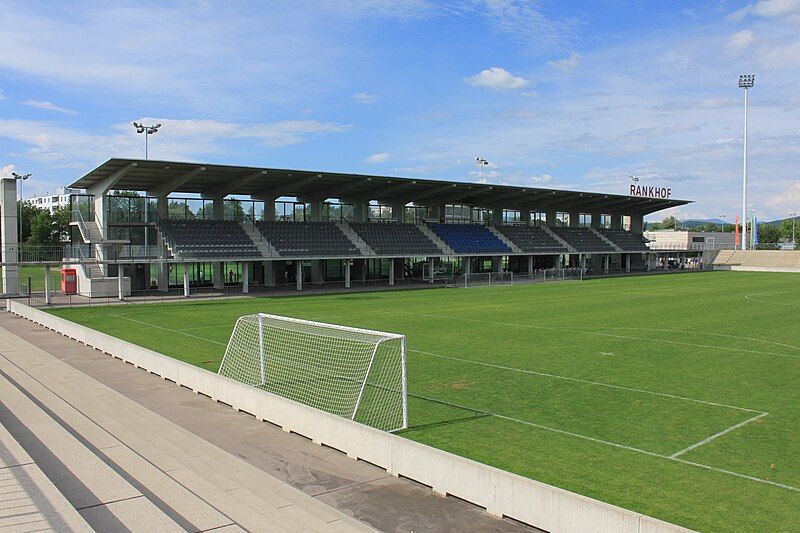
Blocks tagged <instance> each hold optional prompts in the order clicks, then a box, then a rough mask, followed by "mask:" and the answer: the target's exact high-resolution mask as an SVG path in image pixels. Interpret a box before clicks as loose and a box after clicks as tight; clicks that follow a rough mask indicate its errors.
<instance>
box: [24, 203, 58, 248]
mask: <svg viewBox="0 0 800 533" xmlns="http://www.w3.org/2000/svg"><path fill="white" fill-rule="evenodd" d="M30 231H31V233H30V237H28V240H27V241H26V244H28V245H31V246H55V245H57V244H59V243H60V242H61V239H60V236H59V232H58V230H57V229H56V225H55V223H54V222H53V215H51V214H50V211H46V210H44V209H39V210H38V213H36V215H35V216H34V217H33V219H32V220H31V230H30Z"/></svg>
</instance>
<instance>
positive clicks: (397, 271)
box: [392, 257, 406, 281]
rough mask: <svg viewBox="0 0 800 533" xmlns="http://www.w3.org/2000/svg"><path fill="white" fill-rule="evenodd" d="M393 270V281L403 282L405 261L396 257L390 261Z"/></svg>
mask: <svg viewBox="0 0 800 533" xmlns="http://www.w3.org/2000/svg"><path fill="white" fill-rule="evenodd" d="M392 263H393V268H394V277H395V279H399V280H401V281H402V280H403V279H405V277H406V269H405V263H406V261H405V259H403V258H402V257H398V258H397V259H394V260H393V261H392Z"/></svg>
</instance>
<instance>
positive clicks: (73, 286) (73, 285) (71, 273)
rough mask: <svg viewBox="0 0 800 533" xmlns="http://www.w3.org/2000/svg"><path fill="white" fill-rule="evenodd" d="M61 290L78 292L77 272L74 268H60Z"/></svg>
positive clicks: (66, 292) (70, 292)
mask: <svg viewBox="0 0 800 533" xmlns="http://www.w3.org/2000/svg"><path fill="white" fill-rule="evenodd" d="M61 292H63V293H64V294H77V293H78V273H77V272H76V271H75V269H74V268H62V269H61Z"/></svg>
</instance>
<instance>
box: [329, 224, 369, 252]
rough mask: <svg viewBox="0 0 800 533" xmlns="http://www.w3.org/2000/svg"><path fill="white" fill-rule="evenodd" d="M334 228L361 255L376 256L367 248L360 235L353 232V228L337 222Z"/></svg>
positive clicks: (367, 245)
mask: <svg viewBox="0 0 800 533" xmlns="http://www.w3.org/2000/svg"><path fill="white" fill-rule="evenodd" d="M336 226H337V227H338V228H339V230H341V232H342V233H344V235H345V237H347V238H348V239H350V242H352V243H353V244H354V245H355V246H356V248H358V250H359V251H360V252H361V255H377V254H376V253H375V250H373V249H372V248H370V247H369V244H367V242H366V241H365V240H364V239H362V238H361V235H359V234H358V233H356V232H355V230H354V229H353V228H351V227H350V225H349V224H348V223H347V222H344V221H338V222H336Z"/></svg>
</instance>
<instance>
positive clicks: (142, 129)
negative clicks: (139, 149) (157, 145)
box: [131, 122, 161, 159]
mask: <svg viewBox="0 0 800 533" xmlns="http://www.w3.org/2000/svg"><path fill="white" fill-rule="evenodd" d="M131 124H133V127H134V128H136V133H144V158H145V159H147V158H148V155H149V154H148V152H149V143H148V137H150V136H151V135H155V134H156V133H158V130H159V128H161V124H153V125H151V126H145V125H144V124H139V123H138V122H131Z"/></svg>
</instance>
